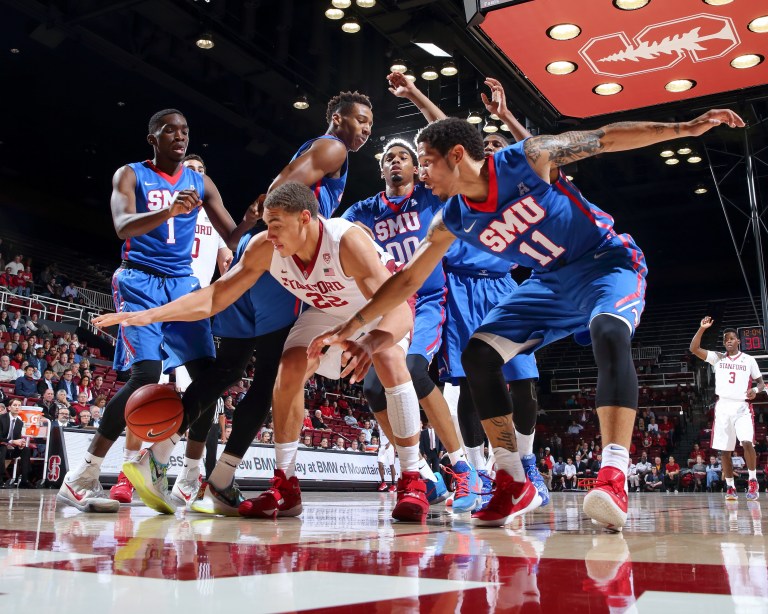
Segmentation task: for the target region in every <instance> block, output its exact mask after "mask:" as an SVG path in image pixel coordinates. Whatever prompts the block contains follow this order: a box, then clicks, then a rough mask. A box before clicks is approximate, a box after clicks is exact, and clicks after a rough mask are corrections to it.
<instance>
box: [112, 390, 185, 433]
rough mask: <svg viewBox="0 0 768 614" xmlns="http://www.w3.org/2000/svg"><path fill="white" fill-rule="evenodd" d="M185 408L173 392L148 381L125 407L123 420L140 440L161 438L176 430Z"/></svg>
mask: <svg viewBox="0 0 768 614" xmlns="http://www.w3.org/2000/svg"><path fill="white" fill-rule="evenodd" d="M183 419H184V407H183V406H182V404H181V399H180V398H179V395H178V394H176V392H175V391H174V390H173V389H171V388H169V387H168V386H164V385H162V384H147V385H146V386H142V387H141V388H139V389H138V390H137V391H136V392H134V393H133V394H132V395H131V397H130V398H129V399H128V403H127V404H126V406H125V423H126V425H127V426H128V428H129V429H130V431H131V432H132V433H133V434H134V435H136V437H138V438H139V439H141V440H142V441H163V440H165V439H168V438H169V437H170V436H171V435H173V434H174V433H175V432H176V431H178V430H179V427H180V426H181V422H182V420H183Z"/></svg>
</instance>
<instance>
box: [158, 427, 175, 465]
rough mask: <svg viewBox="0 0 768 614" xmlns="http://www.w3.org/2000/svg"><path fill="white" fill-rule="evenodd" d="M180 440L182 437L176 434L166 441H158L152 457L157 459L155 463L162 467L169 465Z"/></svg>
mask: <svg viewBox="0 0 768 614" xmlns="http://www.w3.org/2000/svg"><path fill="white" fill-rule="evenodd" d="M180 439H181V435H179V434H178V433H176V434H175V435H172V436H171V437H169V438H168V439H166V440H165V441H158V442H157V443H154V444H152V447H151V450H152V456H154V457H155V461H157V462H158V463H160V464H162V465H167V464H168V461H170V460H171V454H173V449H174V448H175V447H176V444H177V443H179V440H180Z"/></svg>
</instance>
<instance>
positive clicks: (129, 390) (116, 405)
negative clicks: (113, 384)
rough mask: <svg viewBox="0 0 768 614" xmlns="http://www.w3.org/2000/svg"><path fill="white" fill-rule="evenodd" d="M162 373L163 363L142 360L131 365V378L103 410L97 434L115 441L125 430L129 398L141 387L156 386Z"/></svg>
mask: <svg viewBox="0 0 768 614" xmlns="http://www.w3.org/2000/svg"><path fill="white" fill-rule="evenodd" d="M162 372H163V363H162V362H161V361H159V360H142V361H141V362H137V363H134V364H133V367H132V368H131V376H130V377H129V378H128V381H127V382H126V384H125V386H123V387H122V388H121V389H120V391H119V392H118V393H117V394H116V395H115V396H114V397H112V399H111V400H110V401H109V403H107V406H106V407H105V408H104V415H103V416H102V417H101V423H100V424H99V434H100V435H102V436H104V437H106V438H107V439H109V440H110V441H115V440H116V439H117V438H118V437H119V436H120V433H122V432H123V429H124V428H125V405H126V403H128V399H129V397H130V396H131V395H132V394H133V393H134V392H136V391H137V390H138V389H139V388H141V387H142V386H146V385H147V384H157V382H159V381H160V375H162Z"/></svg>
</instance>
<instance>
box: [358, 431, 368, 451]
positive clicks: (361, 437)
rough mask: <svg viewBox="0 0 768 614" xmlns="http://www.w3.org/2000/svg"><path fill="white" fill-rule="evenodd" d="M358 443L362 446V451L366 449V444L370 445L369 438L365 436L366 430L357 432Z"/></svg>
mask: <svg viewBox="0 0 768 614" xmlns="http://www.w3.org/2000/svg"><path fill="white" fill-rule="evenodd" d="M357 445H358V446H359V447H360V451H361V452H364V451H365V446H367V445H368V440H367V439H366V438H365V432H364V431H360V432H359V433H358V434H357Z"/></svg>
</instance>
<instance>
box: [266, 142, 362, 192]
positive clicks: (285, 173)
mask: <svg viewBox="0 0 768 614" xmlns="http://www.w3.org/2000/svg"><path fill="white" fill-rule="evenodd" d="M346 159H347V148H346V146H345V145H344V144H343V143H341V142H340V141H337V140H335V139H317V140H316V141H315V142H314V143H312V145H311V146H310V148H309V149H308V150H307V151H306V152H304V153H303V154H302V155H300V156H299V157H298V158H296V159H295V160H294V161H293V162H291V163H290V164H289V165H288V166H286V167H285V168H284V169H283V170H281V171H280V174H279V175H278V176H277V177H275V180H274V181H273V182H272V185H270V186H269V190H268V191H267V193H269V192H271V191H272V190H274V189H275V188H276V187H278V186H280V185H283V184H284V183H286V182H288V181H297V182H298V183H303V184H304V185H306V186H312V185H314V184H316V183H317V182H318V181H320V180H321V179H322V178H323V177H325V176H326V175H331V174H333V173H336V172H337V171H338V170H339V169H340V168H341V167H342V165H343V164H344V160H346Z"/></svg>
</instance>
